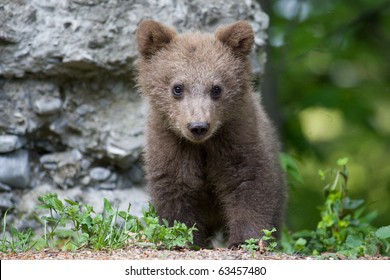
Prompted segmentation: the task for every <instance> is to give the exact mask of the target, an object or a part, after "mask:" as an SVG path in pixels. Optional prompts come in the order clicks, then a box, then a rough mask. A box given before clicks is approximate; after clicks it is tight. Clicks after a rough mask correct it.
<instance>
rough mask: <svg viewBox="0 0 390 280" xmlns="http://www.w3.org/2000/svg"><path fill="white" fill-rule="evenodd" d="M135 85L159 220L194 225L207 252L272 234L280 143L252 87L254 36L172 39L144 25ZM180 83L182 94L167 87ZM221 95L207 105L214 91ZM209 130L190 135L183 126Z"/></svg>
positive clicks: (162, 29)
mask: <svg viewBox="0 0 390 280" xmlns="http://www.w3.org/2000/svg"><path fill="white" fill-rule="evenodd" d="M137 42H138V50H139V52H140V54H141V58H140V61H139V65H138V66H139V86H140V88H141V90H142V92H143V94H144V95H145V96H146V97H147V99H148V101H149V104H150V114H149V119H148V126H147V144H146V148H145V168H146V174H147V180H148V185H149V188H150V193H151V197H152V202H153V204H154V205H155V207H156V209H157V211H158V213H159V215H160V217H161V218H164V219H167V220H168V221H169V222H170V223H173V221H174V220H178V221H181V222H184V223H186V224H187V225H189V226H192V225H194V224H195V225H196V227H197V228H198V231H196V232H195V243H196V244H198V245H200V246H207V245H208V242H209V240H210V237H211V236H212V234H213V233H214V232H215V230H217V229H223V230H224V232H225V233H226V235H227V238H228V246H230V247H232V246H237V245H239V244H242V243H243V242H244V241H245V240H246V239H249V238H252V237H259V236H260V235H261V232H260V231H261V229H271V228H272V227H276V228H277V229H278V230H279V229H280V225H281V221H282V213H283V209H284V205H285V190H284V180H283V173H282V171H281V169H280V166H279V157H278V155H279V142H278V140H277V138H276V136H275V132H274V129H273V126H272V125H271V123H270V122H269V120H268V117H267V116H266V114H265V112H264V110H263V109H262V107H261V106H260V101H259V100H258V98H257V96H256V94H255V93H254V92H253V89H252V85H251V68H250V62H249V60H248V58H247V55H248V54H249V53H250V51H251V48H252V45H253V42H254V34H253V30H252V28H251V26H250V25H249V24H248V23H247V22H245V21H239V22H236V23H233V24H231V25H228V26H223V27H220V28H219V29H218V30H217V31H216V33H215V34H208V33H200V32H195V33H187V34H181V35H178V34H177V33H176V31H174V29H172V28H169V27H167V26H165V25H163V24H161V23H158V22H155V21H152V20H144V21H142V22H141V23H140V25H139V28H138V31H137ZM177 85H180V87H181V88H182V94H183V95H182V96H181V97H180V98H175V97H174V96H173V94H172V92H173V88H174V87H175V86H177ZM216 85H217V86H219V87H220V88H221V89H222V93H221V96H220V97H219V98H214V99H213V98H211V95H210V92H211V91H212V89H213V87H215V86H216ZM199 122H201V123H207V124H208V130H207V132H206V133H204V135H201V136H199V137H198V136H197V135H195V134H194V133H193V132H192V131H190V124H193V123H199Z"/></svg>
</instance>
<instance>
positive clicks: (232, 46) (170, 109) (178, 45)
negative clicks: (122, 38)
mask: <svg viewBox="0 0 390 280" xmlns="http://www.w3.org/2000/svg"><path fill="white" fill-rule="evenodd" d="M253 43H254V32H253V30H252V27H251V26H250V24H249V23H247V22H245V21H238V22H235V23H232V24H230V25H226V26H221V27H219V28H218V29H217V31H216V32H215V33H214V34H210V33H201V32H194V33H185V34H178V33H177V32H176V31H175V30H174V29H172V28H170V27H168V26H166V25H163V24H161V23H159V22H156V21H153V20H143V21H142V22H141V23H140V25H139V27H138V30H137V44H138V51H139V53H140V55H141V57H140V61H139V64H138V70H139V78H138V83H139V86H140V88H141V91H142V92H143V94H144V95H145V96H146V97H147V98H148V100H149V104H150V107H151V113H152V114H153V117H155V118H158V120H159V124H160V126H161V128H163V129H166V130H170V131H172V132H174V133H175V134H176V135H178V136H179V137H184V138H185V139H187V140H189V141H191V142H193V143H202V142H204V141H206V140H207V139H209V138H211V137H212V136H213V135H215V134H216V132H217V131H218V129H220V128H221V127H223V126H224V125H225V124H226V123H228V122H230V121H232V120H233V119H237V118H239V115H240V110H241V109H242V108H245V106H242V105H243V102H244V100H245V99H246V95H248V94H249V92H250V91H251V70H250V62H249V59H248V55H249V54H250V52H251V49H252V46H253ZM242 121H245V120H242Z"/></svg>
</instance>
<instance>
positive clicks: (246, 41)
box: [215, 20, 255, 56]
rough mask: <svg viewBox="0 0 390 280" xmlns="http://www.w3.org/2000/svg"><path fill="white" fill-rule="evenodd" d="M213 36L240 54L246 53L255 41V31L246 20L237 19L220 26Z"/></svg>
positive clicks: (248, 52)
mask: <svg viewBox="0 0 390 280" xmlns="http://www.w3.org/2000/svg"><path fill="white" fill-rule="evenodd" d="M215 37H216V38H217V39H218V40H220V41H221V42H222V43H223V44H224V45H226V46H228V47H230V48H231V49H232V51H233V52H234V53H236V54H240V55H244V56H246V55H248V54H250V52H251V50H252V46H253V43H254V42H255V33H254V32H253V29H252V26H251V25H250V24H249V23H248V22H247V21H243V20H241V21H237V22H234V23H232V24H229V25H226V26H221V27H220V28H218V30H217V31H216V32H215Z"/></svg>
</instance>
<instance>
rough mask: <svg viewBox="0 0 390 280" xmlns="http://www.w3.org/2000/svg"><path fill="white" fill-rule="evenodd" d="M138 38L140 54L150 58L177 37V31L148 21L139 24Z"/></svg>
mask: <svg viewBox="0 0 390 280" xmlns="http://www.w3.org/2000/svg"><path fill="white" fill-rule="evenodd" d="M136 37H137V46H138V51H139V53H140V54H141V55H142V56H143V57H145V58H150V57H151V56H153V55H154V54H156V53H157V52H158V51H159V50H161V49H162V48H164V47H166V46H167V45H168V44H169V43H170V42H171V41H172V40H173V39H174V38H175V37H176V31H175V30H174V29H172V28H170V27H168V26H166V25H164V24H162V23H159V22H157V21H154V20H150V19H146V20H143V21H142V22H141V23H140V24H139V26H138V30H137V34H136Z"/></svg>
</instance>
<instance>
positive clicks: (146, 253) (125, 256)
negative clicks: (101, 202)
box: [0, 247, 390, 260]
mask: <svg viewBox="0 0 390 280" xmlns="http://www.w3.org/2000/svg"><path fill="white" fill-rule="evenodd" d="M0 259H1V260H143V259H145V260H148V259H149V260H150V259H153V260H156V259H157V260H158V259H161V260H315V259H318V257H314V256H302V255H287V254H279V253H265V254H260V253H258V252H256V253H255V254H254V255H252V254H251V253H248V252H245V251H243V250H229V249H214V250H199V251H192V250H187V249H183V250H173V251H168V250H155V249H150V248H137V247H129V248H126V249H121V250H114V251H89V250H82V251H77V252H61V251H54V250H43V251H41V252H25V253H9V254H4V253H0ZM320 259H345V257H342V256H334V255H331V254H328V255H323V256H322V257H321V258H320ZM360 259H367V260H390V257H384V256H374V257H371V256H365V257H363V258H360Z"/></svg>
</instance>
